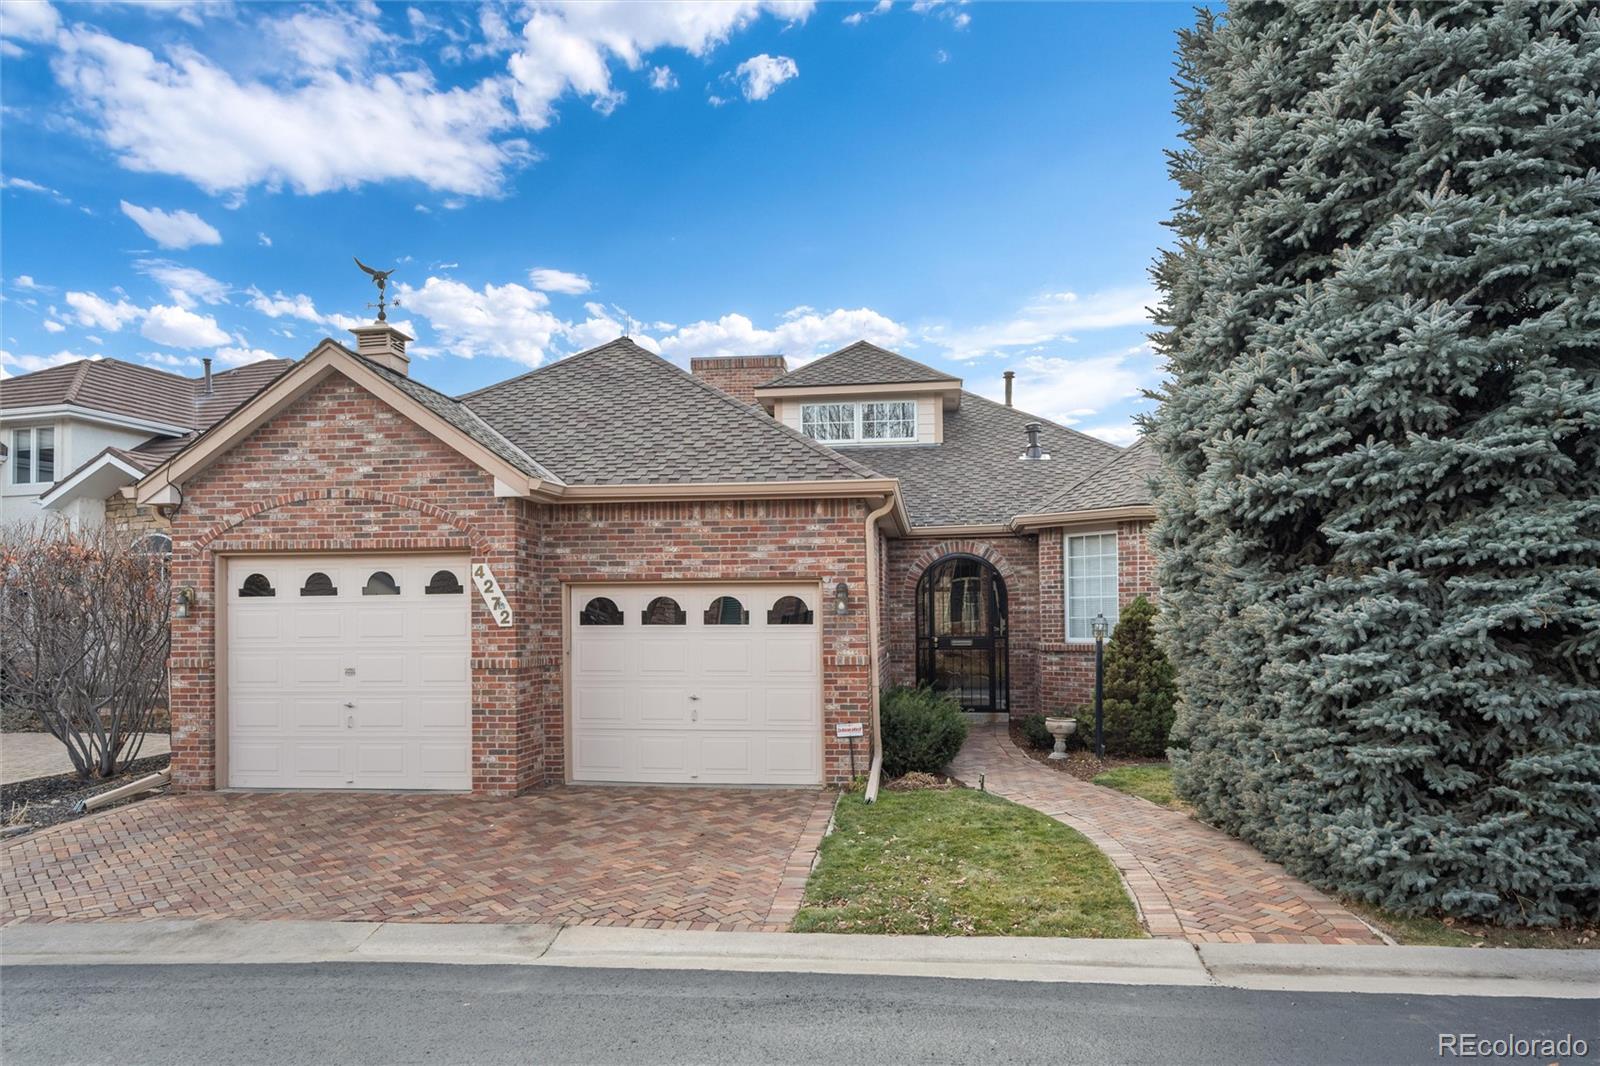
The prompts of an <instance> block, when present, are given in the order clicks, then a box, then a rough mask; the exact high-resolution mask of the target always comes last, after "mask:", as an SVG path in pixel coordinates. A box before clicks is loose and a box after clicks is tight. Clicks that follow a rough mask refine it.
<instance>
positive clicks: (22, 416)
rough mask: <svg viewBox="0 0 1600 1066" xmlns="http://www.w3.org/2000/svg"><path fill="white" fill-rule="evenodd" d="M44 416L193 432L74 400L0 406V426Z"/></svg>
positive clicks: (158, 431)
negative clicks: (99, 408) (73, 401)
mask: <svg viewBox="0 0 1600 1066" xmlns="http://www.w3.org/2000/svg"><path fill="white" fill-rule="evenodd" d="M46 418H75V419H78V420H79V421H81V422H99V423H100V424H102V425H106V426H116V427H117V428H119V429H137V430H139V431H141V432H144V433H149V434H151V435H152V436H157V435H160V436H167V437H182V436H184V435H185V434H188V433H193V432H194V430H193V429H192V428H190V427H189V426H178V425H173V424H172V423H171V422H156V421H154V420H152V419H148V418H133V417H130V416H128V415H117V414H112V413H111V412H109V411H100V410H97V409H95V408H93V407H82V406H80V405H78V404H75V403H53V404H48V405H45V406H42V407H7V408H4V409H0V425H4V424H7V423H11V422H31V421H34V420H36V419H46Z"/></svg>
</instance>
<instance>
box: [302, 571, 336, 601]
mask: <svg viewBox="0 0 1600 1066" xmlns="http://www.w3.org/2000/svg"><path fill="white" fill-rule="evenodd" d="M300 595H302V596H337V595H339V590H338V589H337V588H335V587H334V584H333V579H332V578H331V577H329V576H328V575H327V574H324V573H323V572H322V571H321V570H318V571H317V572H316V573H314V574H311V575H310V576H308V577H307V578H306V583H305V584H304V585H301V586H300Z"/></svg>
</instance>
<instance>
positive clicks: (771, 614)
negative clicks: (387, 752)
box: [767, 596, 812, 626]
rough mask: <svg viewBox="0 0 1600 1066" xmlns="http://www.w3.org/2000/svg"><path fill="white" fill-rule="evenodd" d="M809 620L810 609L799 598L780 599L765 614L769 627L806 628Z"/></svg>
mask: <svg viewBox="0 0 1600 1066" xmlns="http://www.w3.org/2000/svg"><path fill="white" fill-rule="evenodd" d="M811 620H812V614H811V608H809V607H807V606H806V601H805V600H802V599H801V598H800V597H799V596H784V597H781V598H780V599H779V600H778V602H777V603H774V604H773V605H772V610H770V611H768V612H767V625H769V626H808V625H810V624H811Z"/></svg>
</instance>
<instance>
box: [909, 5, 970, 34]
mask: <svg viewBox="0 0 1600 1066" xmlns="http://www.w3.org/2000/svg"><path fill="white" fill-rule="evenodd" d="M966 5H967V0H913V2H912V4H911V10H912V11H915V12H916V13H917V14H919V15H934V16H936V17H939V18H944V19H948V20H949V21H950V24H951V25H952V26H954V27H955V28H956V29H958V30H964V29H966V28H967V26H968V25H970V24H971V22H972V16H971V15H969V14H967V13H966V12H965V11H963V10H961V9H962V8H963V7H965V6H966Z"/></svg>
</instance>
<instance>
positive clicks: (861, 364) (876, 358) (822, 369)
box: [761, 341, 961, 389]
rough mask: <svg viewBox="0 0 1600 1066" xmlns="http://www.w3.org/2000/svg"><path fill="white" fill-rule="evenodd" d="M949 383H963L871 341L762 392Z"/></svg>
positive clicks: (832, 355) (768, 385)
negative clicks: (768, 390)
mask: <svg viewBox="0 0 1600 1066" xmlns="http://www.w3.org/2000/svg"><path fill="white" fill-rule="evenodd" d="M941 381H947V382H949V383H950V384H951V385H959V384H960V383H961V379H960V378H958V377H952V376H951V375H949V374H946V373H945V372H944V371H942V370H935V369H934V368H933V367H931V366H925V365H923V364H922V363H919V362H917V361H915V360H914V359H907V358H906V357H905V356H903V355H900V354H899V353H898V352H891V351H889V350H888V349H887V348H880V347H878V346H877V345H876V344H872V343H869V342H868V341H856V342H855V343H854V344H851V345H848V346H846V347H844V348H840V349H839V350H838V351H836V352H831V353H829V354H828V355H825V356H823V357H822V358H821V359H818V360H815V361H814V362H810V363H807V364H806V365H805V366H803V367H800V368H799V369H798V370H791V371H790V372H789V373H787V374H783V375H780V376H778V377H776V378H773V379H772V380H771V381H769V382H767V383H766V384H765V385H762V386H761V388H763V389H790V388H826V387H829V386H833V385H840V386H848V385H909V384H922V383H925V382H941Z"/></svg>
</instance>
